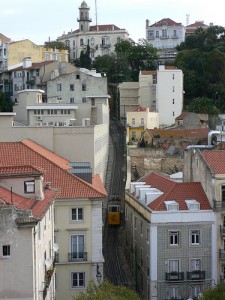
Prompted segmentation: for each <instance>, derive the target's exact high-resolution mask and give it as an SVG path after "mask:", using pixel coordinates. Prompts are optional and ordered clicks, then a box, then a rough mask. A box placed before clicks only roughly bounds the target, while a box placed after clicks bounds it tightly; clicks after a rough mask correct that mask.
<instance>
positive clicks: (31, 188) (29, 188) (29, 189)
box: [24, 180, 35, 194]
mask: <svg viewBox="0 0 225 300" xmlns="http://www.w3.org/2000/svg"><path fill="white" fill-rule="evenodd" d="M24 193H25V194H33V193H35V182H34V180H27V181H24Z"/></svg>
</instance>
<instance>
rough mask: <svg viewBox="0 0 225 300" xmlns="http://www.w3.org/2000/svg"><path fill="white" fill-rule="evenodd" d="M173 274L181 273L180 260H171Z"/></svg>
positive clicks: (170, 266)
mask: <svg viewBox="0 0 225 300" xmlns="http://www.w3.org/2000/svg"><path fill="white" fill-rule="evenodd" d="M171 272H179V260H178V259H171V260H169V273H171Z"/></svg>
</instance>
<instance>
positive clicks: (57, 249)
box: [53, 243, 59, 252]
mask: <svg viewBox="0 0 225 300" xmlns="http://www.w3.org/2000/svg"><path fill="white" fill-rule="evenodd" d="M53 250H54V252H57V251H59V245H58V244H57V243H55V244H54V245H53Z"/></svg>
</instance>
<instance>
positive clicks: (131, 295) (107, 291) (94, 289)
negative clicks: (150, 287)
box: [73, 281, 140, 300]
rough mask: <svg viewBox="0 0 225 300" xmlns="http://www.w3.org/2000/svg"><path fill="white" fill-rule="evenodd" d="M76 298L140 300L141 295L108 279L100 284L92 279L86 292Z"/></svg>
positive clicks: (76, 299)
mask: <svg viewBox="0 0 225 300" xmlns="http://www.w3.org/2000/svg"><path fill="white" fill-rule="evenodd" d="M73 299H74V300H106V299H107V300H140V297H139V296H138V295H137V294H136V293H135V292H133V291H132V290H130V289H128V288H127V287H125V286H122V285H120V286H115V285H113V284H111V283H109V282H108V281H103V282H102V283H100V284H99V285H97V284H95V283H94V282H93V281H91V282H90V283H89V285H88V287H87V290H86V292H83V293H80V294H79V295H78V296H76V297H74V298H73Z"/></svg>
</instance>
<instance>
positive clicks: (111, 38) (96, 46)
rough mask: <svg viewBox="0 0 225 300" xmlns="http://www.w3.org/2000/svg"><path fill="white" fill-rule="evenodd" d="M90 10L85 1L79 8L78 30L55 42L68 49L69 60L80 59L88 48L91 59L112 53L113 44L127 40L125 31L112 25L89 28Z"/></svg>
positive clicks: (65, 34) (127, 35)
mask: <svg viewBox="0 0 225 300" xmlns="http://www.w3.org/2000/svg"><path fill="white" fill-rule="evenodd" d="M89 14H90V8H89V6H88V5H87V3H86V2H85V1H83V2H82V3H81V6H80V7H79V18H78V19H77V21H78V23H79V29H77V30H75V31H72V30H71V32H68V33H64V34H63V35H62V36H59V37H58V38H57V40H58V41H59V42H63V43H65V45H66V46H68V47H69V48H70V60H75V59H78V58H79V57H80V53H81V51H85V50H86V48H87V45H89V46H90V57H91V58H92V59H94V58H96V57H98V56H102V55H105V54H109V53H111V52H113V51H114V49H115V44H116V43H118V42H119V41H121V40H125V39H128V37H129V34H128V32H127V31H126V30H125V29H120V28H119V27H117V26H116V25H114V24H106V25H98V24H96V25H95V26H90V23H91V22H92V19H91V18H90V15H89Z"/></svg>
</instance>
